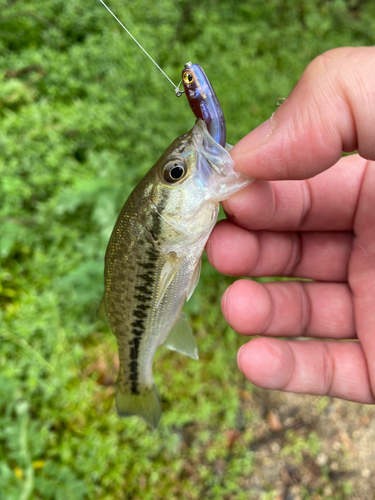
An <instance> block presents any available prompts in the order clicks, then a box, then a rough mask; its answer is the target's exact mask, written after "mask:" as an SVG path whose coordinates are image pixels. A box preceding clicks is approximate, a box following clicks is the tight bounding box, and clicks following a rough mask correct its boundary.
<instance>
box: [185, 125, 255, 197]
mask: <svg viewBox="0 0 375 500" xmlns="http://www.w3.org/2000/svg"><path fill="white" fill-rule="evenodd" d="M192 142H193V144H194V149H195V155H196V168H197V175H198V176H199V179H200V181H201V182H202V184H203V185H204V187H205V188H206V189H208V191H209V193H210V199H211V200H212V201H214V202H217V201H222V200H224V199H226V198H228V197H229V196H230V195H231V194H232V193H233V192H234V191H238V190H239V184H240V185H241V188H242V187H244V186H245V185H246V184H249V183H250V182H252V181H253V180H254V179H252V178H251V177H248V176H245V175H244V174H242V173H240V172H236V171H235V170H234V161H233V160H232V158H231V156H230V154H229V151H230V149H232V146H230V145H229V144H226V147H225V148H223V147H222V146H220V144H218V143H217V142H216V141H215V140H214V139H213V138H212V137H211V135H210V134H209V132H208V130H207V127H206V125H205V123H204V122H203V121H202V120H201V119H197V121H196V123H195V125H194V127H193V129H192ZM242 184H243V186H242ZM241 188H240V189H241Z"/></svg>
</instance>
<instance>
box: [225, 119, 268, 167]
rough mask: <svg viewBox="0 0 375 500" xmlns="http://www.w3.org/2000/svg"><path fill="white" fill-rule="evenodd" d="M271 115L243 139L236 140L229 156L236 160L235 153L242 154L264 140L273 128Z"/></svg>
mask: <svg viewBox="0 0 375 500" xmlns="http://www.w3.org/2000/svg"><path fill="white" fill-rule="evenodd" d="M273 124H274V123H273V115H272V116H271V118H269V119H268V120H267V121H265V122H263V123H262V124H261V125H259V126H258V127H257V128H255V129H254V130H252V131H251V132H250V133H249V134H247V135H246V136H245V137H244V138H243V139H241V140H240V142H238V143H237V144H236V145H235V146H234V148H233V149H232V151H231V156H232V158H233V160H234V161H236V155H237V154H242V153H244V152H245V151H248V150H249V149H252V148H255V147H257V146H260V145H261V144H262V142H264V141H266V140H267V139H268V137H269V136H270V135H271V133H272V130H273Z"/></svg>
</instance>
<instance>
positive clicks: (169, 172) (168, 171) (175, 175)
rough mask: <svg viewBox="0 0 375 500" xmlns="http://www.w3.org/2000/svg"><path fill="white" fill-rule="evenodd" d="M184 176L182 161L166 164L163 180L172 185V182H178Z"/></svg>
mask: <svg viewBox="0 0 375 500" xmlns="http://www.w3.org/2000/svg"><path fill="white" fill-rule="evenodd" d="M185 174H186V167H185V164H184V163H183V162H182V161H171V162H169V163H167V164H166V165H165V167H164V170H163V177H164V179H165V180H166V181H167V182H169V183H170V184H173V183H174V182H178V181H179V180H181V179H182V178H183V177H185Z"/></svg>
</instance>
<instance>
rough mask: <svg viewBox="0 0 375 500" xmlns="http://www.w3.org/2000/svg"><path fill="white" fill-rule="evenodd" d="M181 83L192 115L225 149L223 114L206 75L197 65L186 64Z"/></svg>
mask: <svg viewBox="0 0 375 500" xmlns="http://www.w3.org/2000/svg"><path fill="white" fill-rule="evenodd" d="M182 83H183V85H184V89H185V95H186V97H187V100H188V102H189V104H190V107H191V109H192V111H193V113H194V114H195V116H196V117H197V118H201V120H203V121H204V123H205V124H206V127H207V130H208V131H209V133H210V134H211V136H212V138H213V139H215V141H216V142H217V143H219V144H220V146H222V147H223V148H225V141H226V127H225V119H224V114H223V111H222V109H221V106H220V103H219V100H218V98H217V97H216V94H215V91H214V89H213V87H212V85H211V83H210V81H209V79H208V78H207V76H206V73H205V72H204V71H203V69H202V68H201V67H200V66H199V64H192V63H191V62H188V63H186V64H185V67H184V69H183V70H182Z"/></svg>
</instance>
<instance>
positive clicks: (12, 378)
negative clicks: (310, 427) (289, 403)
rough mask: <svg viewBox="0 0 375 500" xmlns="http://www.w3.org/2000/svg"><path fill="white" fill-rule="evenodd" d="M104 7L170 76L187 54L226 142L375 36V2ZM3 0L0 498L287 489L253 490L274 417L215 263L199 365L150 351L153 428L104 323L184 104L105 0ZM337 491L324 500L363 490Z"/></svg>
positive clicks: (279, 0) (293, 444)
mask: <svg viewBox="0 0 375 500" xmlns="http://www.w3.org/2000/svg"><path fill="white" fill-rule="evenodd" d="M110 7H111V8H112V9H113V10H114V11H115V13H116V14H117V15H118V17H119V18H120V19H121V20H122V21H123V22H124V23H125V25H126V26H127V27H128V28H129V29H130V30H131V31H132V33H133V34H134V36H136V37H137V38H138V39H139V40H140V42H141V43H142V44H143V45H144V46H145V48H146V49H147V50H148V51H149V52H150V54H151V55H152V56H153V57H154V58H155V60H156V61H158V63H159V64H160V65H161V67H162V68H163V69H164V70H165V71H166V73H167V74H168V75H169V76H170V77H171V78H172V79H173V80H174V81H175V82H176V83H178V81H179V79H180V71H181V68H182V66H183V64H184V63H185V62H187V61H189V60H192V61H194V62H199V63H200V64H201V65H202V66H203V67H204V69H205V71H206V73H207V74H208V75H209V77H210V79H211V81H212V83H213V85H214V88H215V90H216V92H217V94H218V97H219V99H220V102H221V104H222V107H223V110H224V113H225V116H226V119H227V125H228V140H229V142H231V143H235V142H236V141H237V140H239V139H240V138H241V137H242V136H243V135H244V134H246V133H247V132H248V131H249V130H250V129H252V128H254V127H255V126H256V125H258V124H259V123H261V122H262V121H263V120H265V119H266V118H268V117H269V116H270V114H271V113H272V112H273V111H274V109H275V107H276V103H277V99H278V98H279V97H280V96H284V97H286V96H287V95H288V94H289V92H290V91H291V89H292V88H293V86H294V84H295V83H296V82H297V80H298V78H299V76H300V75H301V73H302V71H303V69H304V68H305V67H306V65H307V64H308V62H309V61H310V60H311V59H312V58H314V57H315V56H316V55H318V54H320V53H322V52H324V51H325V50H327V49H330V48H333V47H335V46H344V45H374V43H375V39H374V33H375V4H374V2H372V1H364V0H362V1H361V2H359V0H348V1H344V0H332V1H323V0H322V1H313V0H297V1H295V0H293V1H292V0H269V1H264V0H239V1H236V2H233V0H223V1H220V2H217V1H215V0H204V1H198V0H178V1H173V0H160V1H156V2H151V1H147V0H135V1H132V2H124V1H121V0H111V1H110ZM0 9H1V17H0V120H1V132H0V201H1V203H0V485H1V486H0V500H13V499H22V500H28V499H43V500H44V499H46V500H47V499H57V500H60V499H61V500H63V499H64V500H65V499H67V498H69V499H70V500H81V499H88V498H100V499H108V500H109V499H111V500H112V499H117V498H118V499H120V498H121V499H123V498H126V499H142V500H148V499H152V500H158V499H168V500H169V499H174V498H175V499H177V498H184V499H185V498H186V499H191V500H195V499H203V498H207V499H209V498H212V499H238V500H241V499H245V498H246V499H248V498H261V497H262V495H263V497H262V498H276V496H277V492H276V488H275V486H274V485H272V484H271V483H267V481H266V480H265V482H264V483H263V484H262V485H261V487H259V485H258V486H257V487H255V486H254V485H256V484H257V483H256V481H255V482H252V480H250V479H249V478H251V477H252V474H254V472H255V471H256V465H255V461H256V453H257V452H256V449H253V448H252V443H253V441H254V439H255V434H256V432H255V430H254V429H258V427H257V426H259V425H260V420H262V419H263V418H262V417H261V416H260V413H259V411H258V410H257V408H258V407H257V406H252V404H250V403H249V401H253V403H254V400H252V399H251V398H253V397H254V396H253V394H254V393H253V392H252V388H251V387H250V385H249V384H247V383H245V381H244V378H243V376H242V375H241V374H240V373H239V372H238V370H237V368H236V350H237V348H238V346H239V345H240V344H241V343H242V342H243V340H241V339H240V338H238V336H237V335H236V334H235V333H234V332H233V331H231V329H230V328H229V327H228V326H226V324H225V322H224V320H223V319H222V317H221V313H220V296H221V293H222V292H223V291H224V289H225V287H226V286H227V285H228V283H230V280H229V279H228V278H226V277H223V276H219V275H218V273H216V272H215V271H214V270H213V269H212V268H210V266H209V265H208V263H207V262H205V263H204V266H203V271H202V279H201V283H200V285H199V287H198V289H197V291H196V292H195V294H194V296H193V298H192V299H191V301H190V302H189V303H188V304H187V307H186V312H187V314H188V316H189V318H190V320H191V323H192V326H193V328H194V331H195V333H196V336H197V341H198V345H199V349H200V358H201V359H200V361H199V362H195V361H193V360H190V359H187V358H184V357H182V356H180V355H179V354H176V353H171V352H169V351H167V350H165V349H160V350H159V351H160V352H159V353H158V355H157V358H156V360H155V365H154V367H155V374H156V381H157V384H158V387H159V391H160V394H161V397H162V406H163V418H162V424H161V427H160V429H159V430H158V431H157V432H155V433H152V432H150V431H149V430H148V429H147V428H146V426H145V425H144V424H143V422H141V421H140V420H138V419H136V418H130V419H126V420H120V419H119V418H118V417H117V415H116V413H115V410H114V398H113V394H114V388H113V384H114V381H115V377H116V370H117V348H116V343H115V339H114V337H113V336H112V334H111V333H110V332H109V331H108V329H107V328H106V327H105V326H104V325H103V324H101V323H100V322H99V321H98V320H97V319H96V309H97V307H98V305H99V302H100V299H101V294H102V287H103V279H102V273H103V257H104V252H105V248H106V244H107V241H108V238H109V235H110V232H111V229H112V226H113V224H114V221H115V219H116V216H117V213H118V212H119V210H120V208H121V206H122V204H123V203H124V201H125V199H126V197H127V196H128V194H129V193H130V191H131V189H132V188H133V187H134V185H135V184H136V182H138V181H139V179H140V178H141V177H142V176H143V175H144V174H145V172H146V171H147V170H148V169H149V168H150V166H151V165H152V164H153V162H154V161H155V160H156V159H157V158H158V157H159V156H160V154H161V153H162V152H163V151H164V149H165V148H166V147H167V146H168V145H169V144H170V143H171V142H172V140H173V139H175V138H176V137H177V136H178V135H180V134H182V133H184V132H186V131H187V130H189V129H190V128H191V126H192V124H193V122H194V119H193V116H192V113H191V111H190V108H189V106H188V104H187V103H186V100H185V99H184V98H183V97H181V98H180V99H177V98H175V96H174V92H173V89H172V86H171V85H170V84H169V83H168V82H167V81H166V79H165V78H164V77H163V76H161V74H160V73H159V72H158V71H157V70H156V69H155V68H154V67H153V65H152V64H151V62H150V61H148V60H147V59H146V58H145V56H144V54H143V53H142V52H141V51H140V50H139V48H138V47H137V46H136V45H135V44H134V43H133V42H132V40H131V39H130V38H129V37H128V36H127V35H126V33H125V32H123V31H122V29H121V28H120V26H118V25H117V24H116V23H115V21H114V20H113V18H112V17H111V16H110V15H109V14H108V12H107V11H106V10H105V9H104V8H103V7H102V6H101V5H100V3H99V1H96V0H90V1H87V0H86V1H84V0H70V1H63V0H44V1H43V2H40V1H37V0H27V1H26V0H0ZM255 394H256V391H255ZM258 403H259V402H258ZM254 404H255V403H254ZM293 432H294V434H290V435H289V434H288V436H287V437H286V438H285V439H286V442H285V443H284V444H285V449H284V450H283V449H281V451H280V452H279V455H278V456H280V457H285V454H287V456H288V457H290V459H291V460H292V461H296V463H299V462H300V461H301V460H304V459H306V457H310V458H311V460H312V459H313V458H314V457H315V456H316V454H317V453H318V452H319V446H320V441H319V438H318V437H317V435H316V434H313V433H310V432H307V433H305V434H298V433H299V432H300V431H299V430H298V429H297V430H295V431H293ZM301 440H302V441H301ZM283 453H284V454H283ZM310 458H309V459H310ZM323 468H324V467H323ZM322 471H323V472H322V482H321V483H319V484H318V486H317V489H316V491H317V494H319V495H320V494H323V493H322V492H323V489H322V488H324V487H325V485H326V484H327V482H328V483H329V481H330V479H329V477H328V475H327V474H326V473H325V472H324V470H323V469H322ZM340 481H341V480H337V481H336V482H335V483H332V486H331V490H332V496H331V498H345V497H346V495H348V494H349V493H350V491H351V490H350V485H349V486H348V484H347V482H345V481H341V482H340ZM304 488H305V489H304V490H303V491H302V493H301V495H303V498H311V496H309V495H310V494H311V491H309V488H308V487H306V486H304ZM319 488H320V489H319ZM275 492H276V493H275ZM348 492H349V493H348ZM316 498H322V497H320V496H317V497H316Z"/></svg>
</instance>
